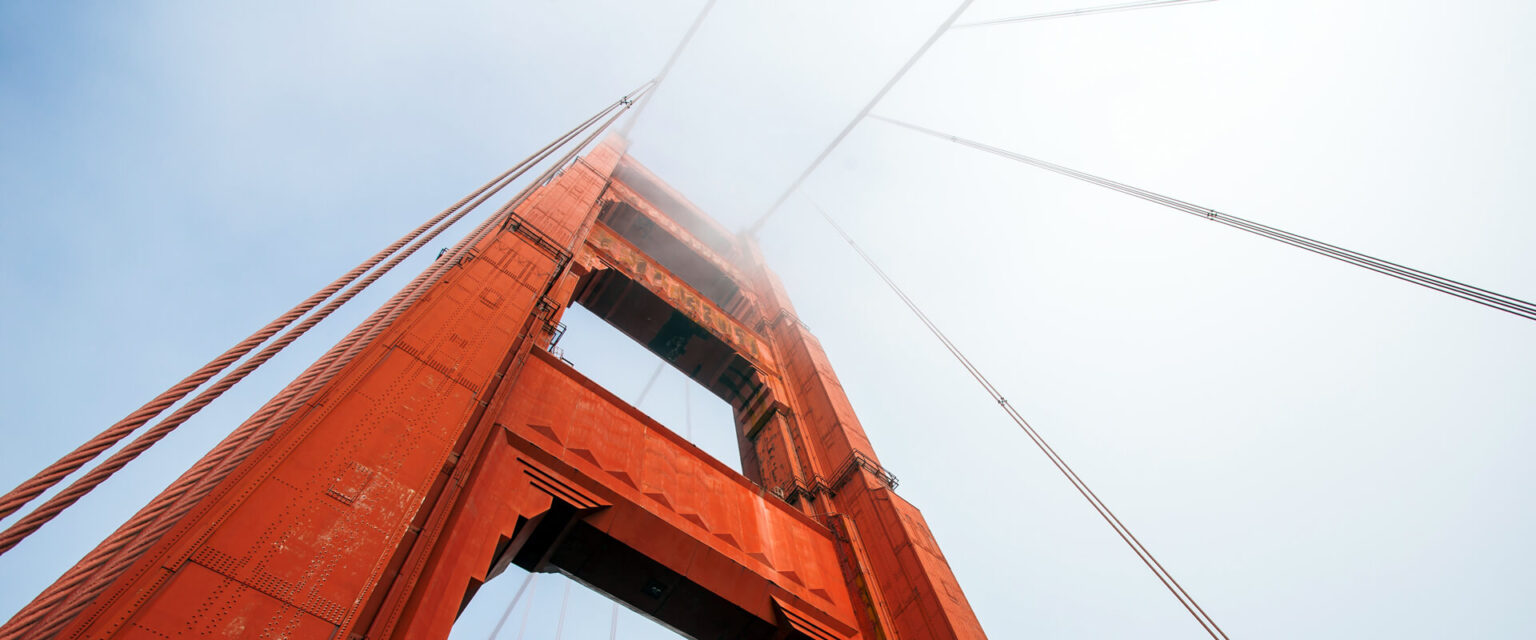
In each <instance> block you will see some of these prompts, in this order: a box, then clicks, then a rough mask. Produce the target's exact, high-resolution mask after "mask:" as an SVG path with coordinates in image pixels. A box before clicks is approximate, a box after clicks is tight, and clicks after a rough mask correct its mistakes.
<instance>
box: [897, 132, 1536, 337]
mask: <svg viewBox="0 0 1536 640" xmlns="http://www.w3.org/2000/svg"><path fill="white" fill-rule="evenodd" d="M870 117H872V118H875V119H878V120H884V121H886V122H889V123H891V124H894V125H897V126H899V127H905V128H907V129H911V130H913V131H917V132H919V133H925V134H928V135H930V136H933V137H936V138H943V139H945V140H949V141H950V142H953V143H955V144H958V145H961V146H965V147H970V148H972V149H976V150H979V151H985V152H987V153H990V154H993V155H996V156H1001V157H1004V158H1007V159H1009V160H1013V161H1015V162H1021V163H1023V164H1027V165H1030V166H1033V167H1038V168H1041V169H1045V170H1046V171H1051V172H1055V173H1059V174H1061V175H1064V176H1067V177H1069V178H1076V179H1078V180H1081V181H1083V182H1087V183H1090V184H1096V185H1099V186H1101V187H1104V188H1106V189H1111V190H1114V191H1119V192H1120V193H1124V194H1126V195H1130V196H1135V197H1137V198H1141V199H1142V200H1146V201H1148V202H1153V203H1156V204H1160V205H1163V206H1165V207H1168V208H1170V209H1174V210H1176V211H1182V212H1184V213H1188V214H1191V215H1194V216H1199V217H1201V218H1205V219H1207V220H1210V221H1212V222H1219V223H1221V224H1224V225H1227V226H1229V227H1232V228H1234V229H1241V230H1243V231H1247V232H1248V233H1252V234H1254V235H1257V236H1262V237H1265V238H1269V239H1271V240H1276V241H1279V242H1283V243H1285V244H1288V245H1291V246H1293V247H1296V248H1298V249H1304V250H1307V251H1311V252H1312V253H1316V254H1318V255H1321V256H1325V257H1329V258H1333V259H1335V260H1338V261H1340V262H1346V263H1349V264H1352V265H1355V266H1358V267H1363V268H1366V269H1370V270H1371V271H1375V272H1377V273H1380V274H1382V275H1386V276H1390V277H1393V278H1397V279H1398V280H1402V281H1404V282H1411V283H1413V284H1416V285H1419V286H1421V287H1424V288H1426V289H1433V290H1435V291H1439V292H1441V293H1445V294H1449V295H1453V296H1456V297H1458V298H1461V299H1463V300H1466V301H1468V302H1475V303H1477V304H1480V305H1483V306H1485V307H1491V308H1494V309H1498V310H1499V311H1503V312H1505V313H1509V314H1512V315H1516V316H1519V317H1521V318H1525V319H1527V320H1536V304H1533V303H1530V302H1527V301H1525V300H1521V299H1519V298H1516V297H1513V296H1507V295H1504V294H1502V293H1498V292H1495V291H1489V290H1487V289H1483V288H1481V287H1475V286H1472V285H1469V284H1464V283H1461V282H1457V281H1455V280H1452V279H1450V278H1445V277H1442V276H1437V275H1435V274H1433V273H1428V272H1425V271H1420V270H1418V269H1414V268H1412V267H1406V266H1403V265H1401V264H1398V263H1396V262H1390V261H1387V260H1382V259H1381V258H1376V257H1372V256H1369V255H1366V254H1363V253H1360V252H1358V251H1353V250H1350V249H1345V248H1343V247H1339V246H1336V245H1332V244H1328V243H1326V242H1322V241H1320V240H1313V239H1312V238H1308V237H1306V236H1303V235H1300V234H1296V233H1291V232H1289V231H1285V230H1282V229H1276V228H1274V227H1271V226H1268V225H1265V224H1260V223H1258V222H1254V221H1252V220H1248V219H1246V218H1240V217H1237V216H1234V215H1231V214H1228V213H1222V212H1220V211H1217V210H1215V209H1209V208H1206V207H1202V206H1199V205H1195V204H1190V203H1188V202H1184V201H1183V200H1178V199H1175V198H1170V197H1168V196H1165V195H1162V194H1158V193H1154V192H1151V191H1147V190H1146V189H1142V188H1139V187H1133V186H1130V185H1128V184H1122V183H1119V182H1115V181H1113V180H1109V179H1107V178H1101V177H1099V176H1096V175H1093V174H1091V173H1086V172H1083V171H1078V170H1076V169H1071V168H1068V167H1064V166H1061V165H1059V164H1054V163H1050V162H1046V161H1044V160H1039V159H1036V158H1031V157H1029V156H1026V155H1023V154H1019V153H1014V152H1012V151H1008V150H1006V149H999V148H997V147H994V146H991V145H986V144H982V143H980V142H976V141H974V140H967V139H965V138H961V137H958V136H952V135H948V134H944V133H940V132H938V131H934V130H933V129H929V128H927V127H920V126H918V125H915V124H911V123H907V122H902V121H900V120H894V119H891V118H887V117H884V116H879V115H873V116H870Z"/></svg>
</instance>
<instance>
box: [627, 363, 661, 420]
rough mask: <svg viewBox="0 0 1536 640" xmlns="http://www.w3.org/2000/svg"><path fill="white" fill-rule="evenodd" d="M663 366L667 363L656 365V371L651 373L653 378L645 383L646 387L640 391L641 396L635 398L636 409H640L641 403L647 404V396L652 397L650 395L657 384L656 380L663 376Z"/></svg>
mask: <svg viewBox="0 0 1536 640" xmlns="http://www.w3.org/2000/svg"><path fill="white" fill-rule="evenodd" d="M663 364H665V363H662V362H658V363H656V370H655V371H652V372H651V377H650V378H649V379H647V380H646V381H645V387H643V388H641V389H640V395H638V396H635V404H634V407H635V408H636V409H639V408H640V403H642V402H645V397H646V396H647V395H650V393H651V386H652V385H655V384H656V378H657V377H658V376H660V375H661V367H662V365H663Z"/></svg>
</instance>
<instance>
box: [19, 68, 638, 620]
mask: <svg viewBox="0 0 1536 640" xmlns="http://www.w3.org/2000/svg"><path fill="white" fill-rule="evenodd" d="M654 84H655V83H654V81H648V82H646V83H645V84H643V85H641V87H640V88H638V89H636V90H635V91H632V92H630V93H629V94H627V95H626V96H625V97H627V98H629V99H630V102H631V103H633V102H634V99H635V98H638V97H640V96H641V95H643V92H645V91H647V90H649V89H650V88H651V87H652V86H654ZM620 106H622V103H621V102H620V101H615V102H614V103H613V104H612V105H610V106H609V107H607V108H605V109H603V110H602V111H601V112H599V113H598V114H597V115H596V116H594V117H592V118H589V119H588V120H587V121H586V122H583V123H582V124H580V125H578V126H577V127H576V129H574V130H572V131H571V132H567V133H566V134H564V135H562V136H561V137H560V138H557V140H556V143H554V144H553V145H550V146H546V148H545V149H541V150H540V151H539V152H537V153H535V155H534V157H535V158H537V159H536V160H535V161H534V162H533V163H532V164H528V165H527V166H526V167H524V169H523V170H522V171H521V172H518V173H516V174H515V175H513V176H511V177H510V178H509V179H508V180H507V183H508V184H510V182H511V181H512V180H515V179H516V178H517V177H519V176H521V175H523V174H524V173H526V170H527V169H528V168H531V167H532V166H534V165H535V164H537V163H538V162H541V161H543V160H544V159H546V158H548V157H549V156H550V155H552V154H553V153H554V152H556V151H558V150H559V149H560V148H562V147H564V146H565V145H566V144H567V143H568V142H569V141H570V140H572V139H574V138H575V137H576V136H578V135H580V133H582V132H584V131H585V130H587V129H589V128H591V127H592V124H593V123H594V122H596V121H598V120H600V119H602V117H603V116H604V115H605V114H609V113H612V112H613V111H614V110H615V109H616V108H619V107H620ZM627 109H628V107H623V108H621V109H619V111H618V113H613V114H612V115H609V116H608V118H607V120H606V121H604V122H603V123H602V124H601V125H599V126H598V127H597V128H596V130H595V131H593V132H592V133H590V134H589V135H587V136H586V137H585V138H584V139H582V140H581V141H580V142H579V143H578V144H576V146H575V147H574V148H572V149H570V150H569V151H567V152H566V153H565V154H564V155H563V156H562V157H561V158H560V160H559V161H557V162H556V163H555V164H553V165H551V166H550V167H548V168H547V169H545V170H544V172H543V173H542V174H541V175H540V176H539V177H538V178H536V179H535V180H534V181H533V182H532V183H531V184H529V185H528V186H526V187H524V188H523V190H522V191H520V192H519V193H518V194H517V195H516V196H514V197H513V198H512V200H510V201H509V202H508V203H507V204H506V205H504V206H503V207H502V208H501V209H499V210H498V211H497V212H496V213H495V214H493V215H492V216H490V217H488V218H487V219H486V220H485V221H484V222H482V223H481V224H480V226H478V227H476V228H475V229H474V230H473V231H471V232H470V233H469V234H468V235H466V236H465V237H464V238H463V239H461V240H460V241H459V242H458V244H456V245H454V247H453V248H452V249H451V250H450V252H449V253H448V255H447V256H446V259H440V260H437V261H434V262H433V263H432V264H431V265H429V266H428V267H427V268H426V270H424V271H423V272H422V273H421V274H420V275H418V276H417V277H416V279H414V280H412V281H411V283H410V284H407V285H406V286H405V287H404V288H403V289H401V290H400V291H399V292H397V293H396V294H395V295H394V297H392V298H390V300H389V301H387V302H386V303H385V304H384V305H383V306H381V307H380V308H379V309H378V310H376V311H375V312H374V313H373V314H372V315H370V316H369V317H368V319H367V320H365V321H364V322H363V323H362V324H360V325H359V326H358V327H356V328H354V329H353V330H352V331H351V332H350V333H348V334H347V336H346V337H345V338H343V340H342V341H341V342H339V343H338V344H337V345H336V346H333V347H332V348H331V349H330V350H329V351H327V352H326V354H325V355H323V356H321V358H320V359H319V360H317V361H316V362H315V363H314V364H312V365H310V367H309V368H308V369H306V370H305V371H304V373H302V374H300V376H299V377H298V378H297V379H295V380H294V382H292V383H290V384H289V385H288V386H287V387H285V388H284V389H283V391H282V392H280V393H279V395H278V396H276V397H274V398H273V399H272V400H269V401H268V402H267V404H266V405H263V407H262V408H261V409H260V410H258V412H257V413H256V414H255V415H253V416H252V417H251V418H250V419H247V420H246V421H245V422H244V423H242V424H241V425H240V427H238V428H237V429H236V430H235V431H234V432H233V433H231V434H230V435H229V436H228V437H226V438H225V439H224V440H223V441H222V442H221V443H220V444H219V445H218V447H217V448H215V449H214V450H213V451H211V452H210V453H209V454H208V455H205V456H204V457H203V459H202V460H200V461H199V462H198V463H197V465H196V466H194V467H193V468H192V469H190V470H188V471H187V472H186V473H184V474H182V476H181V478H178V479H177V481H176V483H175V484H173V485H172V486H171V487H170V488H168V489H166V490H165V491H164V492H162V493H161V494H160V495H159V496H157V497H156V498H155V499H154V500H153V501H151V502H150V504H148V505H146V506H145V507H144V508H143V509H141V510H140V511H139V512H138V513H137V514H135V515H134V517H133V518H132V519H130V520H129V521H128V522H127V523H124V524H123V526H121V527H119V528H118V530H117V531H116V532H114V533H113V534H112V535H111V536H109V537H108V538H107V539H106V540H103V541H102V542H101V543H100V544H98V545H97V547H96V548H95V549H93V550H92V551H91V553H90V554H88V555H87V556H86V557H85V558H83V559H82V560H81V561H80V562H78V563H76V564H75V566H74V567H72V568H71V569H70V570H69V571H67V572H66V573H65V574H64V575H63V576H61V577H60V578H59V579H58V580H57V581H55V582H54V584H53V585H51V586H50V587H49V588H48V589H46V590H44V591H43V592H42V593H41V594H39V595H38V596H37V597H36V598H34V599H33V601H32V602H31V603H29V604H28V605H27V606H26V607H24V608H23V609H22V610H21V611H19V612H17V613H16V615H15V616H13V617H12V618H11V619H10V620H9V621H7V622H6V624H5V625H4V626H0V640H12V639H13V638H20V637H23V635H25V637H27V638H50V637H52V636H53V635H54V634H56V633H57V632H58V631H59V630H60V629H62V628H63V627H64V626H65V625H67V624H69V622H70V621H72V620H73V619H74V617H75V616H76V615H78V614H79V613H80V611H82V610H84V608H85V607H87V606H89V605H90V604H91V603H92V602H93V601H94V600H95V599H96V597H97V596H99V595H100V594H101V593H102V592H103V591H105V590H106V588H107V587H108V586H110V585H111V583H112V582H113V581H114V580H115V579H116V578H117V576H119V575H121V574H122V572H123V571H125V570H127V568H128V567H129V566H131V565H132V564H133V563H134V562H135V561H136V560H137V559H138V557H139V556H141V555H142V554H143V553H144V552H146V551H148V550H149V549H150V548H151V547H153V546H154V544H155V543H156V542H158V541H159V539H160V537H161V536H162V535H163V534H164V533H165V532H166V531H168V530H169V529H170V528H171V527H172V526H174V525H175V523H176V522H177V521H178V519H179V518H181V517H182V516H184V515H186V514H187V513H188V512H189V511H190V510H191V509H192V508H193V507H194V506H195V505H196V504H198V502H199V501H200V500H201V499H202V498H203V497H204V496H206V495H208V494H209V493H211V492H212V491H213V490H214V489H215V488H216V487H217V486H218V485H219V483H220V482H221V481H222V480H223V479H224V478H225V477H227V476H228V475H229V474H230V473H231V472H233V471H234V469H235V468H236V467H238V466H239V465H240V463H241V462H243V461H244V460H245V458H247V457H248V456H249V455H250V454H251V453H253V452H254V451H255V449H256V448H257V447H259V446H260V445H261V444H262V443H264V442H265V441H266V440H267V439H268V438H270V437H271V436H272V434H273V433H274V432H275V431H276V429H277V428H278V427H280V426H281V425H282V424H284V423H285V422H286V421H287V419H288V418H290V417H292V416H293V414H295V413H297V412H298V411H299V410H300V409H301V408H302V407H304V406H305V405H306V403H307V402H309V400H310V399H311V398H312V397H313V396H314V395H315V394H316V393H317V392H318V391H319V390H320V388H322V387H323V386H324V385H325V384H326V383H327V382H329V381H330V380H331V379H332V378H334V377H335V376H336V375H337V373H339V372H340V371H341V369H342V368H343V367H345V366H346V365H347V364H348V363H349V362H350V361H351V360H352V358H354V357H355V356H356V355H357V354H358V353H359V352H361V351H362V350H363V349H364V348H366V347H367V346H368V345H369V344H371V343H372V341H373V340H374V339H375V338H377V337H378V335H379V334H380V333H382V332H383V331H384V330H385V329H387V328H388V327H389V326H390V324H391V323H392V322H393V321H394V320H395V319H396V318H398V317H399V316H400V315H401V313H403V312H404V310H405V309H406V308H408V307H410V305H411V304H413V303H414V302H415V301H416V300H418V299H420V297H421V296H422V295H423V294H424V293H425V291H426V290H427V289H429V288H430V287H431V286H432V285H433V284H435V283H436V282H437V281H438V280H440V279H441V278H442V276H443V274H445V273H446V272H447V271H448V270H450V269H452V268H453V267H454V266H456V265H458V264H459V263H460V261H461V259H462V258H463V256H464V254H465V253H466V252H467V251H468V249H469V248H470V247H472V246H474V245H475V244H476V243H477V242H479V241H480V240H481V239H483V238H484V237H485V236H486V235H488V234H489V233H491V232H492V231H495V230H497V229H500V228H501V227H502V226H503V225H504V224H505V223H506V221H507V220H508V219H509V218H510V216H512V215H513V209H514V208H515V207H516V206H518V205H519V204H521V203H522V202H523V201H524V200H525V199H526V198H527V197H528V195H529V194H531V193H532V192H533V190H534V189H535V188H536V187H537V186H538V185H540V184H543V183H544V182H547V181H548V180H550V179H552V178H553V177H554V176H555V174H556V173H557V172H558V171H559V170H561V169H563V168H564V167H565V166H566V165H567V164H568V163H569V162H570V161H571V160H573V159H574V158H575V157H576V156H577V154H578V153H579V152H580V151H581V150H582V149H584V148H586V146H587V145H590V144H591V143H592V142H593V141H594V140H595V139H596V138H597V137H598V136H599V135H601V134H602V133H603V132H604V131H606V130H607V129H608V128H609V127H610V126H612V124H613V123H614V121H615V120H617V119H618V118H619V117H620V116H622V115H623V114H624V113H625V112H626V111H627ZM488 197H489V195H487V196H485V198H488ZM485 198H481V199H479V200H477V201H476V202H475V205H478V204H479V203H480V202H483V201H484V200H485ZM465 213H467V210H465V211H461V212H459V213H458V214H457V215H456V216H455V217H454V218H453V219H452V221H457V220H458V219H459V218H461V217H462V216H463V214H465ZM452 221H451V222H449V223H448V224H452ZM443 228H446V225H445V226H444V227H441V228H439V229H437V231H438V232H440V231H441V230H442V229H443ZM433 237H436V234H435V233H434V234H432V235H431V236H429V237H425V238H423V239H422V240H421V241H420V242H419V243H417V244H414V245H412V246H413V247H416V248H419V247H420V246H421V245H424V244H426V243H427V242H429V241H431V239H432V238H433ZM401 259H403V257H402V258H401ZM391 266H392V265H391ZM368 282H369V283H371V280H369V281H368ZM39 626H41V628H38V627H39Z"/></svg>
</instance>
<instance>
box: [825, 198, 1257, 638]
mask: <svg viewBox="0 0 1536 640" xmlns="http://www.w3.org/2000/svg"><path fill="white" fill-rule="evenodd" d="M801 195H802V196H804V197H805V199H806V201H807V202H809V203H810V204H811V206H812V207H814V208H815V209H816V212H817V213H819V214H821V217H822V219H823V220H826V221H827V224H829V225H831V226H832V228H833V230H835V231H836V232H837V234H838V235H839V236H841V237H842V239H843V241H845V242H847V243H848V246H849V247H852V248H853V250H854V252H855V253H857V254H859V257H860V258H861V259H863V260H864V263H865V264H867V265H869V267H870V269H872V270H873V271H874V272H875V275H877V276H879V277H880V280H881V281H882V282H884V283H885V285H886V286H887V287H889V288H890V290H891V292H892V293H895V294H896V297H898V298H900V299H901V301H902V303H903V304H905V305H906V307H907V309H908V310H910V311H911V312H912V314H913V315H914V316H917V319H918V320H919V321H920V322H922V323H923V326H925V327H927V328H928V331H929V332H930V333H932V334H933V336H934V337H935V338H938V340H939V342H940V343H941V344H943V345H944V349H945V350H947V351H949V353H950V355H952V356H954V357H955V360H956V361H958V362H959V363H960V366H962V367H964V368H965V371H966V373H968V374H970V376H971V378H972V379H974V380H976V382H977V384H979V385H981V388H982V389H983V390H985V391H986V393H987V395H989V396H991V397H992V399H993V400H996V401H997V403H998V406H999V407H1001V408H1002V409H1003V412H1004V413H1006V414H1007V415H1008V418H1009V419H1010V420H1013V422H1014V423H1015V424H1017V425H1018V426H1019V428H1020V429H1022V430H1023V431H1024V434H1025V435H1026V436H1028V437H1029V439H1030V440H1031V441H1033V442H1034V443H1035V446H1036V447H1037V448H1039V449H1040V451H1041V453H1044V454H1045V456H1046V458H1048V459H1050V461H1051V464H1052V465H1054V466H1055V467H1056V469H1057V470H1058V471H1060V472H1061V474H1062V475H1063V476H1065V477H1066V478H1067V481H1068V482H1070V483H1071V484H1072V488H1074V489H1076V490H1077V492H1078V493H1079V494H1081V495H1082V496H1083V499H1084V500H1087V501H1088V504H1089V505H1090V506H1092V507H1093V509H1094V511H1096V512H1098V514H1099V517H1101V518H1103V519H1104V521H1105V522H1106V523H1108V524H1109V526H1110V528H1111V529H1114V531H1115V534H1116V535H1118V536H1120V539H1121V540H1123V541H1124V542H1125V544H1126V545H1127V546H1129V547H1130V548H1131V550H1132V551H1133V552H1135V553H1136V556H1137V558H1139V559H1140V560H1141V562H1142V564H1144V565H1146V566H1147V569H1148V570H1150V571H1151V572H1152V574H1153V575H1154V576H1156V577H1157V579H1158V581H1160V582H1162V583H1163V586H1164V587H1166V588H1167V589H1168V591H1169V592H1170V593H1172V594H1173V597H1174V598H1175V599H1177V600H1178V601H1179V604H1181V605H1183V606H1184V610H1185V611H1188V612H1189V615H1191V616H1193V617H1194V618H1195V621H1196V622H1198V623H1199V624H1200V627H1201V628H1202V629H1204V630H1205V632H1206V633H1208V634H1210V636H1211V637H1212V638H1215V639H1217V640H1227V634H1226V632H1224V631H1222V630H1221V627H1220V626H1217V624H1216V621H1215V620H1214V619H1212V618H1211V617H1210V615H1208V614H1206V612H1205V609H1203V608H1201V607H1200V605H1199V603H1197V602H1195V598H1194V596H1191V595H1190V594H1189V592H1188V591H1185V589H1184V587H1183V585H1180V584H1179V582H1178V581H1177V580H1175V579H1174V577H1173V574H1171V573H1169V572H1168V570H1167V569H1165V568H1163V565H1162V563H1161V562H1158V560H1157V558H1156V557H1154V556H1153V555H1152V552H1151V551H1150V550H1148V549H1147V547H1146V545H1143V544H1142V543H1141V541H1140V540H1138V539H1137V538H1136V536H1135V535H1134V534H1132V533H1131V530H1130V528H1128V527H1126V526H1125V524H1124V523H1123V522H1121V521H1120V518H1119V517H1117V516H1116V515H1115V514H1114V512H1113V511H1111V510H1110V509H1109V506H1108V505H1106V504H1104V501H1103V500H1100V499H1099V496H1098V495H1097V494H1095V493H1094V492H1093V490H1092V489H1090V488H1088V485H1087V483H1085V482H1084V481H1083V479H1082V478H1081V477H1079V476H1078V475H1077V472H1076V471H1073V470H1072V467H1071V466H1070V465H1068V464H1067V462H1066V460H1065V459H1063V458H1062V457H1061V455H1060V454H1058V453H1057V452H1056V450H1055V449H1054V448H1052V447H1051V445H1050V444H1048V443H1046V441H1045V439H1044V438H1043V437H1042V436H1041V435H1040V433H1039V432H1038V431H1036V430H1035V428H1034V426H1033V425H1031V424H1030V423H1029V421H1028V420H1025V419H1024V416H1023V415H1022V414H1020V413H1019V412H1018V410H1017V409H1015V408H1014V407H1013V405H1011V404H1009V403H1008V401H1007V400H1006V399H1004V398H1003V394H1002V392H1001V391H999V390H998V389H997V387H996V386H993V384H992V381H991V380H989V379H987V376H986V375H985V374H983V373H982V372H981V369H979V368H977V367H976V365H975V363H973V362H971V360H970V358H968V357H966V355H965V354H964V353H963V352H961V351H960V348H959V347H958V346H956V345H955V343H954V342H952V341H950V339H949V337H948V336H946V335H945V334H944V332H943V331H941V330H939V327H938V325H936V324H934V323H933V320H931V319H929V318H928V314H926V313H924V312H923V310H922V309H921V308H919V307H918V306H917V303H916V302H914V301H913V300H912V298H910V297H908V296H907V294H906V292H905V291H903V290H902V289H901V287H900V286H897V284H896V281H895V280H893V279H891V277H890V275H888V274H887V273H886V272H885V270H884V269H881V268H880V265H879V264H877V263H876V262H875V260H874V258H872V257H870V255H869V254H868V253H865V252H864V249H863V248H862V247H860V246H859V245H858V243H856V242H854V240H853V237H852V236H850V235H848V232H847V231H845V230H843V228H842V226H841V225H839V224H837V221H836V220H833V219H832V216H831V215H829V214H827V212H826V211H825V210H824V209H822V208H821V205H819V204H817V203H816V201H815V200H813V199H812V198H811V197H810V195H809V194H806V193H805V192H803V191H802V192H801Z"/></svg>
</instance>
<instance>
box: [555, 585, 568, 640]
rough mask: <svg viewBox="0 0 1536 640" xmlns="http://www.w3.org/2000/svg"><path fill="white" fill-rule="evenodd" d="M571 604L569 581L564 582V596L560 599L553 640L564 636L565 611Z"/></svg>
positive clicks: (558, 639)
mask: <svg viewBox="0 0 1536 640" xmlns="http://www.w3.org/2000/svg"><path fill="white" fill-rule="evenodd" d="M570 604H571V580H570V579H566V581H565V595H564V596H561V598H560V621H559V622H557V623H555V640H560V637H561V636H563V635H565V610H566V607H568V606H569V605H570Z"/></svg>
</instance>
